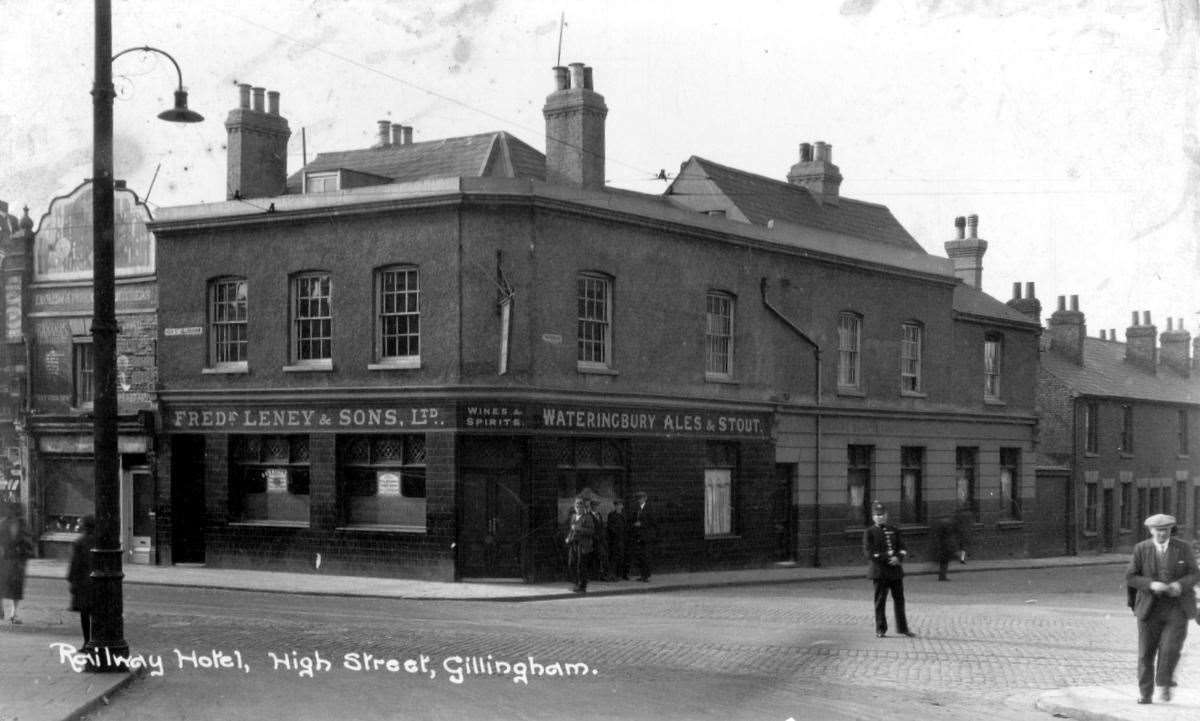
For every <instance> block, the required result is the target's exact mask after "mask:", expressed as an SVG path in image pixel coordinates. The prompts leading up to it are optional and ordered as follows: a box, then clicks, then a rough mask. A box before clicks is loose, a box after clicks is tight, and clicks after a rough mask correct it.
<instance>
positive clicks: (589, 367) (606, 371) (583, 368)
mask: <svg viewBox="0 0 1200 721" xmlns="http://www.w3.org/2000/svg"><path fill="white" fill-rule="evenodd" d="M575 370H576V371H578V372H580V373H587V374H589V375H597V376H615V375H617V372H616V371H615V370H613V369H612V368H609V367H608V366H601V365H594V364H591V363H576V364H575Z"/></svg>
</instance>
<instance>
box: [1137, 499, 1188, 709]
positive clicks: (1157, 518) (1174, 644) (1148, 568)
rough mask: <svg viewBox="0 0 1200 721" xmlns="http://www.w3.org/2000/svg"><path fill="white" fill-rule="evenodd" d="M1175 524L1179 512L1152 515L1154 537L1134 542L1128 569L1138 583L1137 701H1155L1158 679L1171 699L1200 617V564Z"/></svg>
mask: <svg viewBox="0 0 1200 721" xmlns="http://www.w3.org/2000/svg"><path fill="white" fill-rule="evenodd" d="M1174 526H1175V517H1174V516H1168V515H1166V514H1165V513H1156V514H1155V515H1153V516H1150V517H1149V518H1147V519H1146V528H1148V529H1150V538H1147V539H1146V540H1144V541H1142V542H1141V543H1139V544H1137V545H1136V546H1134V547H1133V559H1132V560H1130V562H1129V570H1127V571H1126V572H1125V583H1126V584H1128V585H1129V586H1130V587H1132V588H1135V589H1137V596H1136V598H1135V599H1134V603H1133V615H1135V616H1137V620H1138V694H1139V695H1138V703H1150V702H1151V700H1150V695H1151V693H1152V692H1153V691H1154V687H1155V686H1156V685H1157V686H1158V687H1159V694H1160V695H1159V698H1161V699H1162V700H1163V701H1170V700H1171V687H1172V686H1173V685H1174V684H1175V664H1177V663H1179V652H1180V651H1181V650H1182V649H1183V641H1184V639H1186V638H1187V625H1188V620H1189V619H1193V618H1195V617H1196V596H1195V591H1194V590H1193V589H1192V586H1193V585H1195V583H1196V581H1197V580H1200V569H1198V568H1197V566H1196V557H1195V556H1194V555H1192V549H1191V548H1190V547H1189V546H1188V544H1186V543H1184V542H1183V541H1180V540H1179V539H1176V538H1173V537H1172V536H1171V529H1172V528H1173V527H1174ZM1155 656H1157V657H1158V658H1157V660H1158V665H1157V668H1156V667H1155Z"/></svg>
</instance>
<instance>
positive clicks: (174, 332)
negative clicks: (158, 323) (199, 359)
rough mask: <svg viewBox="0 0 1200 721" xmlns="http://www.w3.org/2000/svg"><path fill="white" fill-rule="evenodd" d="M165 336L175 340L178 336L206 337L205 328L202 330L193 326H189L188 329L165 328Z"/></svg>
mask: <svg viewBox="0 0 1200 721" xmlns="http://www.w3.org/2000/svg"><path fill="white" fill-rule="evenodd" d="M163 335H165V336H166V337H168V338H174V337H176V336H181V335H182V336H192V335H204V328H202V327H200V326H198V325H191V326H187V327H186V328H163Z"/></svg>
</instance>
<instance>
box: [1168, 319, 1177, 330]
mask: <svg viewBox="0 0 1200 721" xmlns="http://www.w3.org/2000/svg"><path fill="white" fill-rule="evenodd" d="M1167 330H1175V319H1174V318H1172V317H1171V316H1167Z"/></svg>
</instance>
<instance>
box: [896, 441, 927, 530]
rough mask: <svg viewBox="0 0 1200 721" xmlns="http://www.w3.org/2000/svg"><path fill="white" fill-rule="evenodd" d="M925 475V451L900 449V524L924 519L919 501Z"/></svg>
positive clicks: (922, 449) (921, 449)
mask: <svg viewBox="0 0 1200 721" xmlns="http://www.w3.org/2000/svg"><path fill="white" fill-rule="evenodd" d="M924 474H925V449H924V448H920V447H917V446H904V447H902V448H901V449H900V522H901V523H920V522H921V521H923V520H925V519H924V507H923V504H922V501H921V498H922V493H923V488H922V485H923V483H924Z"/></svg>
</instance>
